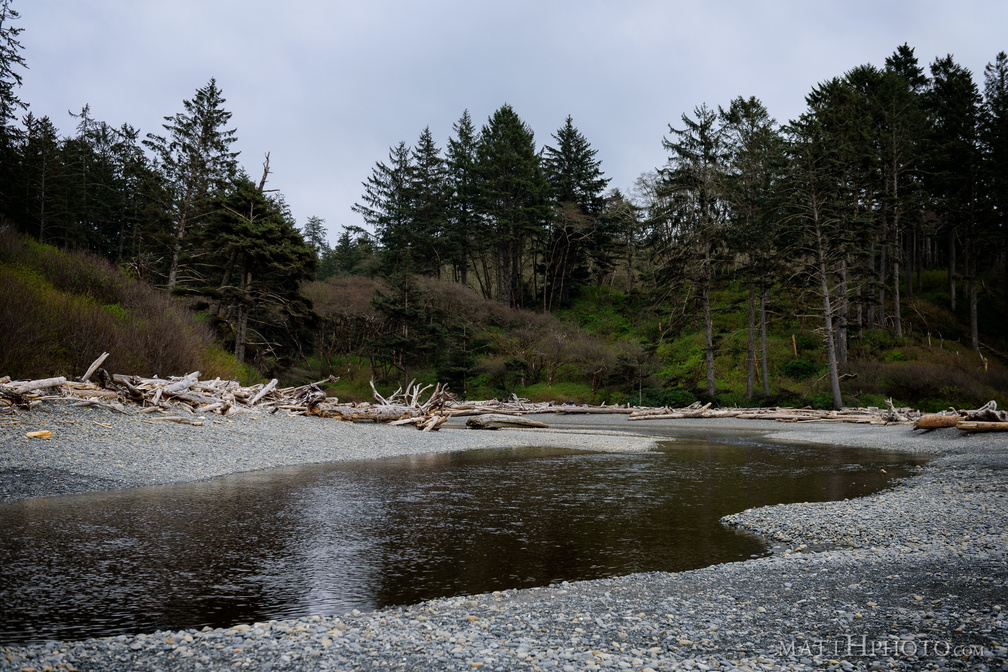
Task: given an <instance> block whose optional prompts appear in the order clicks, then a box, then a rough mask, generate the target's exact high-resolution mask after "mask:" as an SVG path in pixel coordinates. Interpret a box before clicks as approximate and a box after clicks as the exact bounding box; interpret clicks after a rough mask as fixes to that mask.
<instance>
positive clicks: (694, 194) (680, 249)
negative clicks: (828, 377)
mask: <svg viewBox="0 0 1008 672" xmlns="http://www.w3.org/2000/svg"><path fill="white" fill-rule="evenodd" d="M693 114H694V117H695V118H691V117H690V116H688V115H686V114H683V115H682V121H683V124H684V127H683V128H682V129H677V128H674V127H673V126H672V125H671V124H669V130H670V131H671V132H672V136H673V138H672V139H671V140H670V139H667V138H666V139H663V140H662V145H663V146H664V147H665V149H666V150H667V151H668V152H669V162H668V165H667V167H666V168H665V169H663V170H662V171H661V183H660V185H659V190H660V192H659V193H660V195H661V196H663V197H664V198H665V199H666V211H665V213H663V217H664V218H665V219H666V226H667V227H668V229H669V230H670V232H671V235H670V236H669V239H670V242H671V243H672V244H671V245H670V246H669V247H668V248H666V250H665V253H666V255H667V256H666V264H665V268H664V273H665V274H666V277H667V278H668V279H669V280H673V279H674V277H675V276H676V275H677V274H679V273H684V274H685V277H686V279H687V280H688V281H689V282H690V283H691V284H692V286H693V287H694V288H695V290H696V296H697V301H698V303H699V304H700V305H699V307H700V311H701V314H702V316H703V328H704V362H705V368H706V379H707V385H706V387H707V395H708V397H711V398H713V397H714V394H715V386H714V351H715V344H714V322H713V317H712V314H711V296H710V294H711V290H712V289H713V286H714V281H715V275H716V269H715V264H716V263H717V261H718V253H719V249H718V248H719V246H720V245H721V240H722V233H723V231H722V230H723V228H724V226H725V217H726V209H725V201H724V199H723V183H724V171H725V161H726V158H727V156H726V151H727V150H726V147H725V138H724V129H723V128H722V127H721V126H720V125H719V124H718V115H717V113H716V112H714V111H713V110H711V109H710V108H709V107H707V106H706V105H701V106H700V107H697V108H695V109H694V111H693Z"/></svg>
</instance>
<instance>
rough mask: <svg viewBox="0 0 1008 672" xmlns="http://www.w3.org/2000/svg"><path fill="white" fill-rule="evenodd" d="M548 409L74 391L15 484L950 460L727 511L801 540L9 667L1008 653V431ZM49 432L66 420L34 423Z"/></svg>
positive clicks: (29, 426) (857, 658) (78, 645)
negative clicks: (481, 467) (375, 470)
mask: <svg viewBox="0 0 1008 672" xmlns="http://www.w3.org/2000/svg"><path fill="white" fill-rule="evenodd" d="M545 419H546V421H547V422H549V423H550V424H551V429H550V430H537V431H535V432H517V431H497V432H475V431H468V430H462V429H457V428H448V429H444V430H442V431H441V432H439V433H434V434H421V433H420V432H417V431H415V430H413V429H412V428H402V427H399V428H394V427H386V426H375V425H364V424H357V425H350V424H345V423H339V422H334V421H320V420H318V419H314V418H289V417H280V416H266V417H260V418H258V419H252V417H244V418H242V419H240V420H238V421H235V422H228V421H226V420H224V421H220V422H218V423H215V422H214V418H212V417H208V418H207V419H206V421H205V422H204V424H203V425H202V426H182V425H174V424H171V425H168V424H166V423H150V422H144V421H143V420H142V419H141V418H139V417H138V416H122V415H118V414H112V413H109V412H106V411H82V410H80V409H73V408H69V407H61V406H58V405H54V406H52V407H48V408H40V409H36V410H35V411H34V412H32V413H31V414H18V415H17V416H3V417H0V483H2V487H0V497H2V498H3V499H5V500H7V501H12V500H17V499H22V498H25V497H36V496H49V495H56V494H61V493H69V492H83V491H87V490H98V489H106V488H111V487H135V486H142V485H150V484H155V483H171V482H182V481H193V480H200V479H205V478H213V477H215V476H219V475H222V474H226V473H233V472H236V471H249V470H254V469H265V468H270V467H274V466H283V465H288V464H303V463H312V462H325V461H334V460H347V459H367V458H377V457H385V456H392V455H402V454H419V453H429V452H443V451H450V450H468V449H472V448H480V447H497V446H500V447H510V446H521V445H543V446H554V447H563V448H579V449H591V450H649V449H650V448H651V447H652V446H653V445H654V441H655V440H656V439H657V438H660V437H661V436H662V435H675V436H703V435H705V434H709V433H710V432H711V431H712V430H715V429H716V431H717V432H718V433H719V434H725V433H727V434H728V435H734V436H736V437H737V438H738V440H747V441H748V440H759V441H768V442H782V443H792V442H801V443H817V444H826V445H841V444H842V445H848V446H860V447H869V448H882V449H888V450H901V451H911V452H921V453H927V454H930V455H934V456H936V457H935V459H933V460H932V461H931V462H929V463H928V465H927V467H926V468H924V469H923V470H922V472H921V474H920V475H919V476H918V477H915V478H913V479H911V480H909V481H908V482H906V483H904V484H902V485H900V486H898V487H896V488H894V489H891V490H888V491H885V492H882V493H878V494H876V495H874V496H871V497H866V498H863V499H857V500H850V501H843V502H827V503H816V504H793V505H780V506H772V507H765V508H761V509H756V510H750V511H745V512H740V513H738V514H735V515H732V516H729V517H727V518H726V520H725V523H726V524H730V525H734V526H738V527H740V528H743V529H747V530H750V531H753V532H756V533H759V534H762V535H764V536H766V537H768V538H772V539H775V540H777V541H778V542H780V543H782V544H784V545H785V546H786V547H787V548H788V550H787V551H785V552H783V553H781V554H779V555H776V556H772V557H768V558H760V559H755V560H750V561H746V562H739V563H730V564H725V565H717V566H714V567H709V568H706V569H702V570H696V571H690V572H681V573H674V574H671V573H649V574H638V575H632V576H628V577H621V578H613V579H606V580H600V581H586V582H576V583H570V584H563V585H558V586H551V587H544V588H536V589H529V590H518V591H504V592H500V593H494V594H491V595H480V596H468V597H460V598H452V599H446V600H435V601H431V602H426V603H423V604H420V605H415V606H412V607H406V608H398V609H388V610H383V611H379V612H373V613H365V614H359V613H354V614H342V615H332V616H328V617H311V618H306V619H304V620H301V621H287V622H270V623H260V624H240V625H237V626H236V627H233V628H229V629H225V630H208V631H205V632H204V631H201V632H196V631H190V632H175V633H170V632H162V633H147V634H143V635H137V636H135V637H119V638H108V639H99V640H88V641H86V642H69V643H68V642H63V643H50V644H47V645H43V646H32V647H8V648H2V645H0V670H21V669H31V668H34V669H39V670H41V669H44V668H46V667H47V666H49V667H51V668H52V669H60V666H62V669H69V668H71V667H72V668H76V669H79V670H86V669H88V670H120V669H121V670H126V669H130V670H133V669H139V670H156V669H161V670H176V669H178V670H197V669H199V670H207V669H273V670H317V669H338V670H347V669H386V668H396V667H398V668H399V669H410V670H443V669H458V670H462V669H465V670H471V669H478V668H485V669H500V670H511V669H529V670H537V669H541V670H547V669H556V670H564V671H567V670H605V669H635V670H647V669H651V670H655V671H657V670H674V669H699V670H705V669H740V670H779V669H789V670H813V669H816V670H818V669H836V670H850V669H913V670H917V669H968V670H984V669H992V670H993V669H1008V668H1006V667H1005V662H1004V661H1005V659H1006V658H1008V648H1006V642H1008V625H1006V617H1005V612H1006V611H1008V535H1006V533H1005V530H1004V527H1005V521H1006V520H1008V436H1005V435H994V434H988V435H967V434H961V433H959V432H958V430H951V429H948V430H939V431H935V432H931V433H927V434H925V433H915V432H913V431H912V430H911V429H909V428H908V427H905V426H902V427H871V426H863V425H839V424H829V423H817V424H807V425H788V424H781V423H773V422H765V421H737V420H686V421H675V422H669V421H649V422H634V423H629V422H627V421H626V420H625V419H624V418H621V417H618V416H615V417H614V416H591V417H585V416H548V417H546V418H545ZM218 420H219V418H218ZM457 422H458V423H459V424H461V422H460V421H457ZM40 429H49V430H50V431H52V432H53V438H52V439H48V440H41V439H28V438H26V437H25V436H24V434H25V433H26V432H28V431H33V430H40ZM236 446H241V448H240V449H238V450H236V449H235V447H236ZM811 548H831V549H833V550H829V551H825V552H817V553H810V552H808V550H809V549H811Z"/></svg>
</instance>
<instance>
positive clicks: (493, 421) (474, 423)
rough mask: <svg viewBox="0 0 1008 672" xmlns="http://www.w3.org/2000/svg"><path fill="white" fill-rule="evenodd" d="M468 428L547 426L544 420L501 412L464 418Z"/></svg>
mask: <svg viewBox="0 0 1008 672" xmlns="http://www.w3.org/2000/svg"><path fill="white" fill-rule="evenodd" d="M466 427H468V428H469V429H504V428H506V427H536V428H547V427H549V425H547V424H546V423H545V422H538V421H536V420H529V419H528V418H524V417H519V416H514V415H504V414H503V413H488V414H484V415H476V416H473V417H471V418H469V419H468V420H466Z"/></svg>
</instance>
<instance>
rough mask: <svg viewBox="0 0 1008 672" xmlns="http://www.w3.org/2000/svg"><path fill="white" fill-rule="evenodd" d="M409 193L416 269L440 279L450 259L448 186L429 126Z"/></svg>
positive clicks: (420, 143) (414, 157)
mask: <svg viewBox="0 0 1008 672" xmlns="http://www.w3.org/2000/svg"><path fill="white" fill-rule="evenodd" d="M409 190H410V198H411V200H412V208H411V210H412V212H411V219H412V223H411V225H410V230H411V232H412V234H413V240H414V243H413V246H414V251H415V256H416V270H417V272H419V273H420V274H422V275H427V276H432V277H440V276H441V265H442V263H443V261H444V259H445V257H446V256H447V255H446V251H445V245H444V239H445V230H446V229H447V227H448V186H447V176H446V169H445V161H444V158H443V157H442V156H441V150H440V149H438V147H437V145H436V144H435V143H434V136H433V135H432V134H431V130H430V127H427V128H425V129H424V130H423V132H422V133H421V134H420V139H419V140H418V141H417V145H416V147H414V148H413V153H412V156H411V162H410V180H409Z"/></svg>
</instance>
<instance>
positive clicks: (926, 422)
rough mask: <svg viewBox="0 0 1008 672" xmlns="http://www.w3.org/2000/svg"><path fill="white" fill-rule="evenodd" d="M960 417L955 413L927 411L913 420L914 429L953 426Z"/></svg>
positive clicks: (957, 422)
mask: <svg viewBox="0 0 1008 672" xmlns="http://www.w3.org/2000/svg"><path fill="white" fill-rule="evenodd" d="M960 420H961V418H960V417H958V416H956V415H944V414H942V413H927V414H925V415H922V416H921V417H919V418H917V420H916V421H914V426H913V427H914V429H941V428H943V427H955V426H956V425H957V424H959V422H960Z"/></svg>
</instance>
